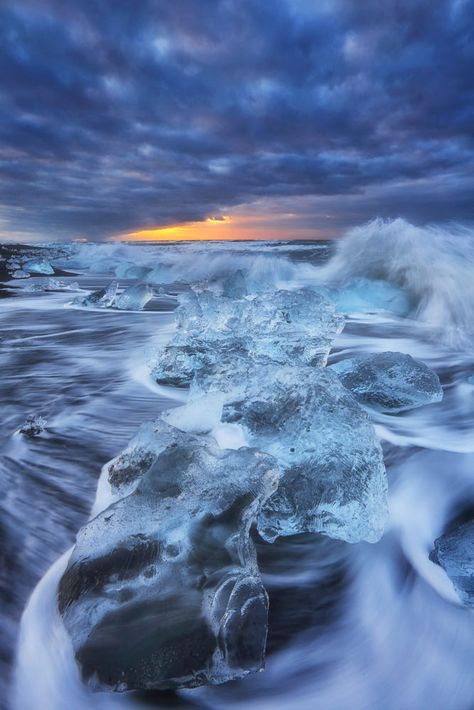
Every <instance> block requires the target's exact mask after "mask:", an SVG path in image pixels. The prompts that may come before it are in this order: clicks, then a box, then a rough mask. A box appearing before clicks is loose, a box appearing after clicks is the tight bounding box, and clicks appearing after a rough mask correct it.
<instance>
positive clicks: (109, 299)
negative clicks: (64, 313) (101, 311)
mask: <svg viewBox="0 0 474 710" xmlns="http://www.w3.org/2000/svg"><path fill="white" fill-rule="evenodd" d="M117 286H118V284H117V282H116V281H111V282H110V283H109V284H108V286H106V287H105V288H101V289H99V290H98V291H93V292H92V293H90V294H89V295H88V296H86V297H85V298H79V299H76V301H75V303H77V304H78V305H80V306H85V307H86V308H88V307H94V308H110V307H111V306H112V304H113V302H114V301H115V297H116V295H117Z"/></svg>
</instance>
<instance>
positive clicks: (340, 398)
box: [191, 359, 388, 542]
mask: <svg viewBox="0 0 474 710" xmlns="http://www.w3.org/2000/svg"><path fill="white" fill-rule="evenodd" d="M212 391H218V392H223V393H225V404H224V408H223V421H224V422H229V423H236V424H239V425H241V426H242V427H243V429H244V431H245V433H246V439H247V441H248V442H249V443H250V445H251V446H255V447H257V448H258V449H260V450H262V451H266V452H268V453H270V454H271V455H272V456H275V458H276V459H277V461H278V463H279V465H280V467H281V469H282V479H281V482H280V485H279V488H278V491H277V492H276V493H275V495H274V496H272V498H271V499H270V500H269V501H268V502H267V503H266V504H265V506H264V508H263V510H262V513H261V515H260V518H259V523H258V529H259V532H260V534H261V535H262V537H264V538H265V539H266V540H268V541H273V540H274V539H275V538H276V537H278V536H285V535H295V534H298V533H303V532H320V533H324V534H325V535H328V536H330V537H333V538H337V539H342V540H346V541H347V542H359V541H360V540H367V541H369V542H375V541H377V540H378V539H379V538H380V537H381V535H382V533H383V531H384V528H385V525H386V522H387V515H388V513H387V478H386V473H385V467H384V463H383V457H382V450H381V447H380V443H379V441H378V439H377V436H376V434H375V430H374V427H373V425H372V423H371V421H370V419H369V417H368V415H367V414H366V412H364V411H363V410H362V408H361V407H360V406H359V404H358V403H357V401H356V400H355V399H354V397H353V396H352V394H351V393H350V392H349V391H348V390H347V389H346V388H345V387H343V386H342V384H341V382H340V380H339V378H338V377H337V375H336V374H335V373H334V372H332V371H331V370H330V369H327V368H314V367H303V366H301V367H289V366H286V367H281V366H279V365H277V364H275V363H265V364H262V363H259V362H257V361H254V360H251V359H242V360H241V361H239V363H237V364H236V363H235V362H231V363H228V364H227V365H226V363H222V362H221V364H220V368H219V370H218V371H216V372H213V373H212V374H210V375H209V374H205V373H204V372H203V371H202V370H201V371H199V372H198V373H197V374H196V378H195V380H194V382H193V385H192V388H191V397H192V398H194V397H198V396H202V394H203V393H204V392H212Z"/></svg>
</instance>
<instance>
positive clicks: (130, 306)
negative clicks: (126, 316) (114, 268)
mask: <svg viewBox="0 0 474 710" xmlns="http://www.w3.org/2000/svg"><path fill="white" fill-rule="evenodd" d="M153 295H154V293H153V289H152V288H151V287H150V286H148V284H136V286H129V287H128V288H126V289H125V291H123V292H122V293H121V294H120V296H119V297H118V298H117V299H116V301H115V307H116V308H118V309H119V310H121V311H141V310H143V308H144V307H145V306H146V304H147V303H148V301H150V300H151V299H152V298H153Z"/></svg>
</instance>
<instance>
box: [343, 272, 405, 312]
mask: <svg viewBox="0 0 474 710" xmlns="http://www.w3.org/2000/svg"><path fill="white" fill-rule="evenodd" d="M331 300H333V301H334V302H335V303H336V305H337V307H338V310H339V311H341V312H342V313H346V314H349V313H359V312H360V313H374V312H375V313H376V312H379V311H386V312H388V313H393V314H394V315H396V316H406V315H407V314H408V313H410V311H411V310H412V307H413V306H412V304H411V302H410V297H409V294H407V293H406V292H405V291H403V290H402V289H401V288H399V287H398V286H394V285H393V284H390V283H387V281H379V280H375V279H366V278H358V279H352V280H351V281H349V282H348V283H346V284H345V285H344V286H341V287H340V288H338V289H335V290H334V291H332V292H331Z"/></svg>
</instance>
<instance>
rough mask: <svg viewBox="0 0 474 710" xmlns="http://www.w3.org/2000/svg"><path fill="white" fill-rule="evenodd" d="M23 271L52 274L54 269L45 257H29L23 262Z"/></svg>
mask: <svg viewBox="0 0 474 710" xmlns="http://www.w3.org/2000/svg"><path fill="white" fill-rule="evenodd" d="M23 271H27V272H28V273H29V274H47V275H48V276H50V275H51V274H54V269H53V267H52V266H51V264H50V263H49V261H47V259H29V260H28V261H25V263H24V264H23Z"/></svg>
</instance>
